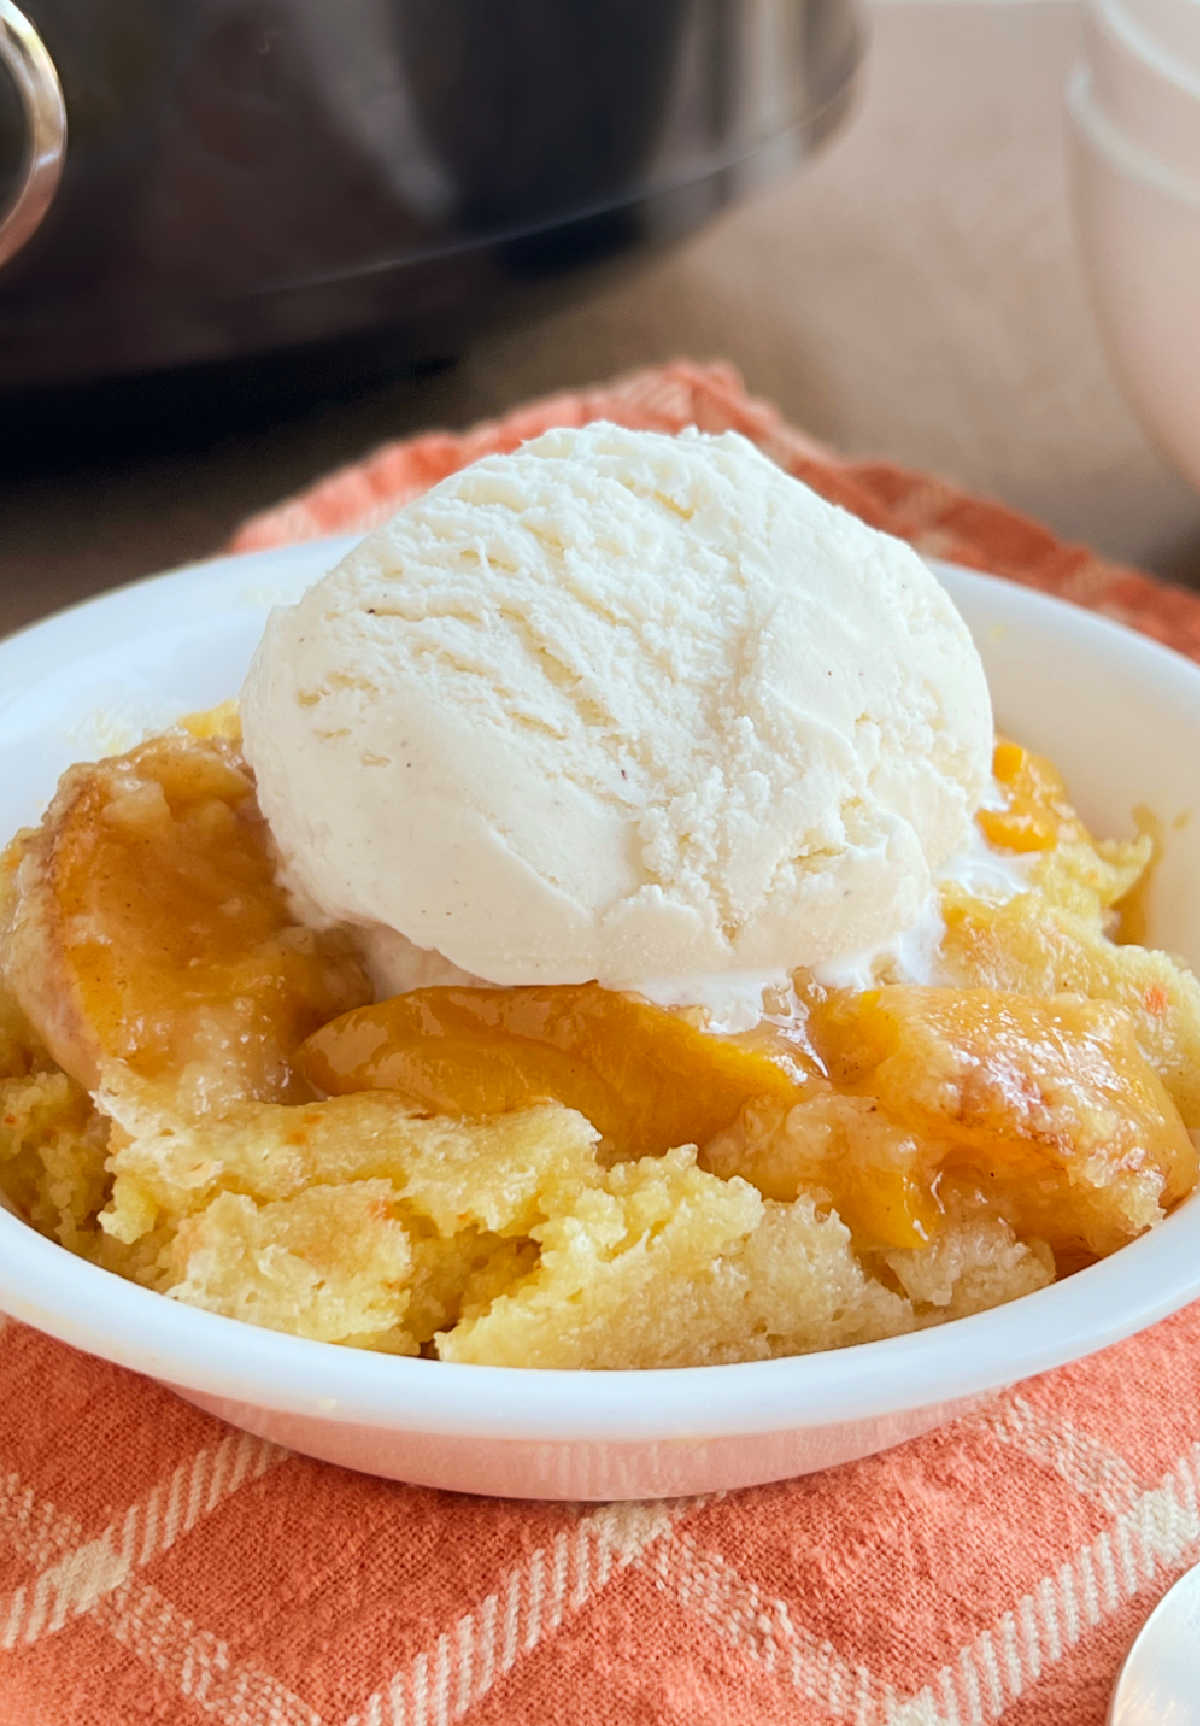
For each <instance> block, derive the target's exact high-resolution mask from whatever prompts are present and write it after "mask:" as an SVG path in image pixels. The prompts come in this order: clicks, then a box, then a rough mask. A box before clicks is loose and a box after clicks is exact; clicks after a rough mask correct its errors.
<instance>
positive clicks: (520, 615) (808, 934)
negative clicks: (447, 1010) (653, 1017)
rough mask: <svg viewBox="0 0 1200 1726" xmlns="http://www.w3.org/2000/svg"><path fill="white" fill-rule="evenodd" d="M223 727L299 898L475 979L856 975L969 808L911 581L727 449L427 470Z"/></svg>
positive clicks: (919, 586)
mask: <svg viewBox="0 0 1200 1726" xmlns="http://www.w3.org/2000/svg"><path fill="white" fill-rule="evenodd" d="M242 717H243V727H244V735H245V747H246V752H247V755H248V757H249V759H250V762H251V764H252V766H253V768H254V771H255V773H256V775H257V778H258V791H259V797H260V799H261V802H262V807H263V809H264V811H265V813H266V816H267V819H268V821H269V823H270V826H271V829H272V832H273V834H274V836H275V839H276V842H277V844H278V846H279V849H280V851H281V853H282V856H283V859H284V863H285V867H286V871H287V875H288V878H289V880H290V881H291V883H292V884H293V885H294V886H295V887H296V888H297V889H298V890H299V892H300V893H301V894H302V895H303V896H305V897H307V898H308V899H310V900H312V901H315V903H316V904H317V905H318V906H319V907H320V908H321V910H322V911H323V912H324V913H325V914H326V915H327V916H329V917H333V918H338V919H346V920H349V921H352V922H357V923H360V924H364V925H368V926H372V927H378V926H382V929H383V930H385V931H388V932H389V936H388V937H387V938H385V940H384V945H385V946H387V945H388V941H389V940H390V944H391V948H392V953H393V958H394V957H395V955H396V953H397V952H398V953H399V954H401V956H403V955H404V954H407V955H408V956H409V960H410V961H411V960H412V959H413V955H412V953H411V947H412V946H413V945H415V946H416V947H417V948H420V949H427V950H429V949H431V950H433V952H434V953H436V954H438V955H441V956H443V958H444V959H445V960H447V961H449V962H450V964H451V965H452V966H453V967H455V968H457V970H458V971H459V972H466V973H468V974H470V975H471V976H473V977H476V978H483V979H486V980H488V981H490V982H494V983H507V984H515V983H537V982H542V983H567V982H580V981H585V980H588V979H592V978H594V979H597V980H598V981H599V982H601V983H603V984H606V985H608V986H610V987H636V986H637V984H638V983H639V982H640V981H642V980H644V979H649V978H655V979H662V978H672V977H690V976H701V975H707V976H709V977H711V976H712V975H713V974H724V973H734V972H736V973H741V974H746V973H754V972H762V973H775V974H777V973H779V972H781V971H782V970H784V969H787V968H791V967H794V966H796V965H800V964H805V965H812V964H817V963H821V962H823V961H829V960H834V959H837V958H839V957H841V956H843V955H846V954H853V953H859V952H861V951H863V950H864V949H867V948H870V947H872V946H874V945H876V944H878V943H879V942H882V941H886V940H887V939H889V938H890V937H892V936H894V935H896V934H897V933H898V932H900V931H901V930H903V929H905V928H907V927H908V926H910V925H911V924H913V923H914V922H915V921H916V919H917V918H918V917H919V916H920V914H921V912H922V908H923V907H924V906H925V905H926V904H927V902H928V898H929V894H930V891H931V887H932V884H933V881H934V878H935V877H936V874H937V872H938V869H939V867H940V865H941V864H942V863H943V862H944V861H945V860H946V859H947V858H949V857H950V856H951V855H952V854H954V853H955V852H956V851H959V850H960V849H961V848H962V846H963V844H964V841H965V838H966V836H967V833H968V831H969V828H970V823H971V818H972V813H973V811H974V809H975V808H976V807H977V806H978V804H979V803H980V801H981V799H982V797H983V795H984V792H985V789H986V787H987V786H988V784H989V782H990V781H989V775H990V759H991V746H992V716H991V707H990V702H989V697H988V690H987V684H986V681H985V679H984V673H983V667H982V665H981V663H980V660H979V656H978V654H977V652H976V650H975V647H974V645H973V643H972V641H971V638H970V636H969V634H968V632H967V630H966V627H965V625H964V624H963V622H962V620H961V618H960V617H959V616H958V613H957V612H956V611H955V609H954V607H953V605H952V604H951V602H950V600H949V599H948V598H947V596H946V594H945V593H944V592H943V590H942V589H941V587H940V586H939V585H938V583H937V581H936V580H935V579H934V577H933V575H932V574H931V573H930V572H929V570H928V569H926V567H925V565H924V564H923V563H922V562H921V560H920V558H918V557H917V555H916V554H915V553H914V552H913V551H912V550H910V549H909V547H908V546H906V545H904V544H902V543H901V542H900V541H898V540H895V539H892V538H890V537H889V536H887V535H885V534H882V533H878V532H875V531H874V530H873V529H871V528H869V527H867V526H865V525H864V524H863V523H862V522H861V521H859V520H858V519H857V518H855V517H854V516H851V515H849V514H847V513H846V512H845V511H844V510H840V509H836V508H834V507H833V506H831V505H830V504H828V503H826V502H824V501H823V500H822V499H821V498H820V497H818V496H817V494H816V493H815V492H813V491H810V490H809V489H808V488H807V487H806V486H804V485H802V484H800V483H799V481H797V480H795V479H792V478H790V477H789V476H788V475H787V474H785V473H784V472H783V471H782V470H781V469H780V468H778V467H777V466H775V464H774V463H772V462H771V461H769V460H768V459H767V457H766V456H764V455H763V454H761V452H760V451H758V450H757V449H756V448H755V447H754V446H753V445H752V444H750V443H748V442H747V441H746V440H745V439H743V438H741V437H738V436H735V435H733V434H731V433H727V434H725V435H723V436H721V437H707V436H704V435H702V434H700V433H699V432H685V433H683V434H682V435H680V436H677V437H671V436H665V435H660V434H657V433H649V432H634V431H627V430H624V429H622V428H620V427H617V426H614V425H608V424H596V425H591V426H588V427H586V428H584V429H583V430H561V431H552V432H548V433H546V434H545V435H544V436H542V437H539V438H537V439H535V440H534V441H532V442H530V443H527V444H525V445H524V446H523V447H522V448H520V449H518V450H517V451H516V452H515V453H513V454H511V455H499V456H491V457H488V458H487V459H485V460H483V461H480V462H477V463H476V464H475V465H474V466H472V467H468V468H466V469H464V470H463V471H461V472H459V473H456V474H454V475H452V476H451V477H450V478H449V479H446V480H444V481H443V482H442V483H441V484H440V485H437V486H435V487H434V488H433V490H431V491H429V492H427V493H425V494H424V495H423V496H421V497H418V498H416V499H414V500H413V501H412V502H411V503H409V504H407V505H406V506H405V507H404V508H403V509H402V510H401V511H400V513H399V514H398V515H396V516H395V517H394V518H393V519H392V520H391V521H390V522H388V523H387V524H386V525H385V526H383V527H381V528H379V529H378V530H376V531H375V532H374V533H372V534H370V535H369V536H368V537H367V538H366V539H365V540H364V541H363V542H362V544H361V545H360V546H359V547H358V548H357V549H356V550H355V551H353V552H352V553H351V554H350V556H349V557H347V558H346V559H345V561H344V562H342V563H341V564H339V565H338V567H337V568H336V569H334V570H333V571H332V572H331V573H330V574H329V575H327V576H326V577H325V578H324V580H322V581H320V582H318V583H317V585H316V586H315V587H313V588H312V589H311V590H310V591H309V592H308V593H307V594H306V595H305V596H304V597H303V598H302V599H301V600H300V602H299V603H298V604H296V605H293V606H290V607H285V608H282V609H278V610H276V611H274V612H273V613H272V614H271V617H270V619H269V621H268V624H267V628H266V632H265V634H264V636H263V639H262V642H261V645H260V646H259V648H258V651H257V654H256V655H255V658H254V662H253V664H252V666H251V668H250V672H249V675H248V678H247V681H246V685H245V689H244V691H243V694H242ZM413 974H415V975H420V976H423V977H430V976H433V975H438V974H439V973H438V971H437V967H436V964H435V965H434V967H433V969H432V970H430V969H429V965H428V963H427V960H426V959H421V958H420V957H419V956H418V958H417V960H416V963H415V970H414V973H413Z"/></svg>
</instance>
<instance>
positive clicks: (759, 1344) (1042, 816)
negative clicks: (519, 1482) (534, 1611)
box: [0, 425, 1200, 1368]
mask: <svg viewBox="0 0 1200 1726" xmlns="http://www.w3.org/2000/svg"><path fill="white" fill-rule="evenodd" d="M1153 850H1154V846H1153V843H1152V840H1151V838H1150V836H1149V834H1148V833H1143V834H1141V835H1140V836H1139V837H1137V838H1134V839H1131V840H1128V841H1121V842H1117V841H1114V840H1109V839H1098V838H1094V837H1093V836H1092V834H1091V833H1090V832H1089V831H1088V829H1087V827H1086V826H1085V825H1084V823H1083V822H1082V821H1081V819H1080V818H1079V816H1078V815H1077V814H1076V813H1075V811H1074V809H1073V807H1072V805H1071V803H1070V802H1069V800H1068V796H1067V792H1066V789H1065V788H1064V785H1063V783H1062V781H1061V780H1060V778H1059V776H1058V774H1057V773H1056V771H1055V769H1054V767H1053V766H1052V765H1051V764H1050V763H1049V762H1048V761H1046V760H1044V759H1041V758H1040V757H1038V756H1036V755H1034V754H1032V753H1029V752H1027V751H1026V750H1025V749H1024V748H1022V747H1021V746H1020V744H1019V743H1016V742H1011V741H1007V740H1005V739H1001V740H1000V741H999V742H998V743H997V742H996V740H995V732H994V725H993V718H992V712H991V702H990V696H989V692H988V688H987V683H986V679H985V676H984V671H983V665H982V661H981V659H980V657H979V654H978V652H977V650H976V648H975V646H974V643H973V642H972V640H971V637H970V635H969V633H968V631H967V629H966V626H965V624H964V623H963V621H962V619H961V618H960V617H959V616H958V614H957V612H956V611H955V609H954V607H953V605H952V604H951V603H950V600H949V598H948V597H947V595H946V594H945V593H944V592H943V590H942V589H941V587H940V586H939V584H938V583H937V581H936V580H935V578H934V576H933V575H932V573H931V572H930V571H929V570H928V569H927V568H926V567H925V566H924V565H923V564H922V563H921V561H920V560H919V559H918V558H917V557H916V555H915V553H913V552H912V551H911V550H910V549H909V548H908V547H907V546H904V545H901V544H900V543H899V542H897V541H895V540H891V539H889V538H887V536H885V535H882V534H878V533H875V532H874V531H873V530H872V529H870V528H869V527H867V526H865V525H864V524H863V523H861V522H859V521H856V520H855V519H854V518H852V517H850V516H848V515H846V514H845V513H844V512H843V511H840V510H836V509H833V508H832V507H831V506H830V505H828V504H826V503H825V502H823V501H822V500H821V499H820V498H818V497H816V496H815V494H814V493H812V492H810V491H808V490H807V488H805V487H804V486H802V485H800V484H799V483H798V482H797V481H795V480H793V479H791V478H789V477H788V476H787V475H786V474H784V473H783V472H782V471H781V470H780V469H778V468H777V467H775V466H774V465H773V464H772V463H771V462H769V461H768V460H767V459H766V458H765V456H763V455H762V454H761V453H760V452H758V451H757V450H755V449H753V448H752V447H751V446H750V445H749V444H747V443H745V442H744V441H743V440H742V439H740V438H737V437H734V436H732V435H731V434H727V435H725V436H723V437H720V438H705V437H702V436H701V435H700V434H699V433H692V434H684V435H683V436H681V437H679V438H668V437H663V436H659V435H658V434H652V433H632V432H627V431H623V430H621V429H620V428H617V427H614V426H605V425H598V426H590V427H586V428H584V429H583V430H580V431H562V432H551V433H548V434H546V435H545V436H543V437H542V438H539V439H537V440H535V441H533V442H532V443H529V444H527V445H525V446H523V447H522V448H521V449H520V450H518V451H516V452H514V453H513V454H510V455H505V456H499V457H492V458H488V459H486V460H484V461H482V462H479V463H476V464H475V465H474V466H473V467H470V468H467V469H465V470H463V471H462V472H461V473H459V474H456V475H453V476H451V478H450V479H448V480H445V481H443V482H442V483H441V484H440V485H438V486H436V487H434V488H433V490H432V491H430V492H429V493H427V494H425V495H424V496H423V497H421V498H417V499H414V500H413V501H412V502H411V503H410V504H409V505H407V506H406V507H405V509H404V510H402V511H401V512H400V514H399V515H398V516H397V517H396V518H395V519H394V520H393V521H392V522H390V523H388V524H387V525H386V526H385V527H383V528H381V529H380V530H379V531H378V532H377V533H375V534H373V535H371V536H369V537H368V539H367V540H366V541H364V542H363V544H362V545H361V546H360V547H359V548H358V549H357V550H356V551H354V552H353V553H352V554H351V555H350V557H349V558H347V559H346V560H345V561H344V563H342V564H341V565H339V566H338V568H337V569H335V570H333V571H332V572H331V573H330V574H329V575H328V576H327V577H326V578H325V579H324V580H323V581H321V582H319V583H317V585H316V586H315V587H313V588H312V589H310V591H309V592H308V593H307V594H306V595H304V596H303V597H302V598H301V599H300V600H299V601H298V602H297V603H296V604H295V605H292V606H290V607H284V608H280V609H277V610H276V611H275V612H273V613H272V614H271V617H270V618H269V620H268V622H267V626H266V630H265V633H264V635H263V638H262V641H261V643H260V645H259V648H258V651H257V653H256V655H255V658H254V661H253V663H252V665H251V668H250V671H249V674H248V676H247V679H246V682H245V685H244V687H243V690H242V694H241V699H240V703H238V704H234V703H232V702H231V703H230V704H228V706H227V707H226V708H224V709H218V710H215V711H214V712H213V713H211V714H208V715H207V716H203V717H201V718H199V719H195V720H192V721H190V722H185V723H182V724H181V725H180V726H179V727H178V728H177V729H174V730H172V731H169V732H167V733H165V734H163V735H159V736H153V737H150V738H149V739H148V740H146V741H144V742H143V743H141V744H140V745H138V746H137V747H135V748H133V749H132V750H130V751H129V752H128V753H126V754H124V755H120V756H116V757H112V758H109V759H107V760H102V761H99V762H97V763H94V764H90V765H81V766H76V767H73V768H71V769H70V770H69V771H68V772H67V773H66V774H65V775H64V776H63V778H62V780H61V782H60V784H59V787H58V791H57V794H56V796H55V797H54V799H53V801H52V803H51V804H50V806H49V809H48V810H47V812H46V814H45V816H44V818H43V820H42V822H41V824H40V826H38V827H36V828H34V829H31V830H29V831H26V832H24V833H22V834H20V835H18V837H17V838H16V839H15V840H14V841H13V843H12V845H11V846H10V847H9V849H8V851H7V853H6V854H5V857H4V862H3V867H2V870H0V1190H2V1192H3V1195H4V1197H5V1198H6V1200H7V1202H8V1204H9V1205H10V1206H11V1208H12V1209H13V1210H15V1211H16V1212H17V1213H18V1214H19V1215H20V1216H21V1217H23V1218H25V1219H27V1221H28V1222H29V1223H31V1224H32V1225H33V1226H34V1227H35V1228H37V1229H39V1230H41V1231H42V1232H43V1233H44V1234H46V1235H48V1236H50V1237H51V1238H53V1239H55V1240H57V1241H59V1242H60V1243H61V1244H62V1245H63V1246H64V1247H66V1248H68V1249H69V1250H70V1251H72V1252H74V1253H78V1254H80V1255H82V1256H83V1257H85V1258H87V1259H89V1260H91V1261H92V1262H94V1263H95V1264H97V1265H99V1266H102V1267H104V1268H105V1269H107V1270H109V1271H112V1272H115V1273H117V1274H119V1275H121V1276H125V1277H129V1278H132V1279H133V1280H135V1281H136V1282H138V1283H141V1284H143V1285H145V1286H146V1287H147V1288H150V1289H153V1290H156V1291H158V1292H160V1293H162V1294H164V1295H168V1296H171V1297H172V1298H174V1299H177V1300H181V1301H188V1302H191V1303H193V1304H195V1305H197V1306H200V1307H204V1308H207V1309H208V1310H210V1311H212V1312H215V1313H220V1314H224V1315H228V1316H230V1317H233V1318H238V1319H243V1320H246V1321H248V1322H250V1323H254V1324H259V1325H264V1326H269V1327H272V1328H274V1329H277V1330H281V1331H289V1332H292V1333H294V1334H296V1335H299V1336H304V1337H309V1338H315V1339H318V1340H321V1341H325V1342H332V1343H341V1344H347V1345H350V1346H354V1347H359V1348H368V1349H376V1350H382V1351H385V1352H390V1353H393V1354H405V1355H425V1356H428V1357H431V1358H437V1359H440V1360H449V1361H460V1362H485V1363H492V1364H497V1365H520V1366H539V1367H607V1368H611V1367H651V1366H682V1365H688V1364H695V1363H718V1362H726V1361H736V1360H752V1359H761V1358H764V1357H768V1356H773V1355H784V1354H796V1353H803V1352H806V1351H811V1350H817V1349H827V1348H835V1347H841V1346H844V1345H847V1344H851V1343H857V1342H864V1341H870V1340H874V1339H879V1338H884V1337H890V1336H895V1335H897V1334H900V1333H902V1332H907V1331H913V1330H917V1329H920V1328H922V1327H925V1326H929V1325H934V1324H940V1323H943V1322H945V1321H946V1320H950V1319H955V1318H959V1317H962V1316H965V1315H967V1314H971V1313H976V1312H980V1311H982V1310H984V1309H986V1308H989V1307H993V1306H996V1305H998V1304H1000V1303H1002V1302H1005V1301H1009V1300H1013V1299H1014V1298H1016V1297H1018V1296H1021V1295H1025V1294H1028V1293H1031V1292H1033V1291H1035V1290H1037V1289H1039V1288H1042V1287H1043V1286H1044V1285H1046V1284H1048V1283H1050V1282H1052V1281H1053V1280H1054V1279H1055V1278H1056V1277H1061V1276H1065V1275H1069V1274H1072V1273H1074V1272H1076V1271H1079V1270H1080V1269H1081V1268H1083V1267H1085V1266H1087V1265H1088V1264H1089V1263H1091V1262H1093V1261H1094V1260H1096V1259H1099V1258H1102V1257H1103V1256H1105V1255H1107V1254H1109V1253H1112V1252H1114V1251H1116V1250H1118V1249H1119V1248H1120V1247H1122V1246H1123V1245H1124V1244H1125V1243H1126V1242H1128V1241H1131V1240H1133V1239H1134V1238H1135V1237H1136V1236H1138V1235H1140V1234H1142V1233H1143V1232H1144V1231H1145V1230H1147V1229H1149V1228H1151V1227H1153V1226H1154V1225H1155V1224H1156V1223H1157V1222H1158V1221H1159V1220H1160V1219H1161V1218H1162V1217H1163V1216H1164V1215H1165V1214H1166V1213H1167V1212H1168V1211H1169V1210H1170V1209H1171V1208H1172V1206H1174V1205H1176V1204H1177V1203H1178V1202H1179V1201H1180V1200H1181V1199H1183V1198H1184V1197H1185V1196H1186V1195H1187V1194H1188V1193H1189V1192H1191V1190H1192V1189H1193V1187H1194V1186H1195V1184H1196V1180H1197V1172H1198V1168H1197V1133H1198V1130H1200V984H1198V983H1197V981H1196V979H1195V978H1194V977H1193V976H1192V975H1190V973H1189V972H1188V971H1187V970H1186V969H1184V968H1183V966H1182V965H1181V964H1179V963H1177V962H1176V961H1175V960H1173V959H1171V958H1170V957H1168V956H1167V955H1165V954H1163V953H1158V952H1153V951H1150V950H1149V949H1147V948H1145V947H1143V946H1141V945H1138V944H1137V939H1138V936H1139V934H1140V927H1139V923H1138V916H1137V906H1138V902H1139V901H1138V895H1139V892H1140V890H1141V888H1142V886H1143V884H1144V882H1145V879H1146V877H1147V872H1148V871H1149V869H1150V867H1151V864H1152V860H1153Z"/></svg>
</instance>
